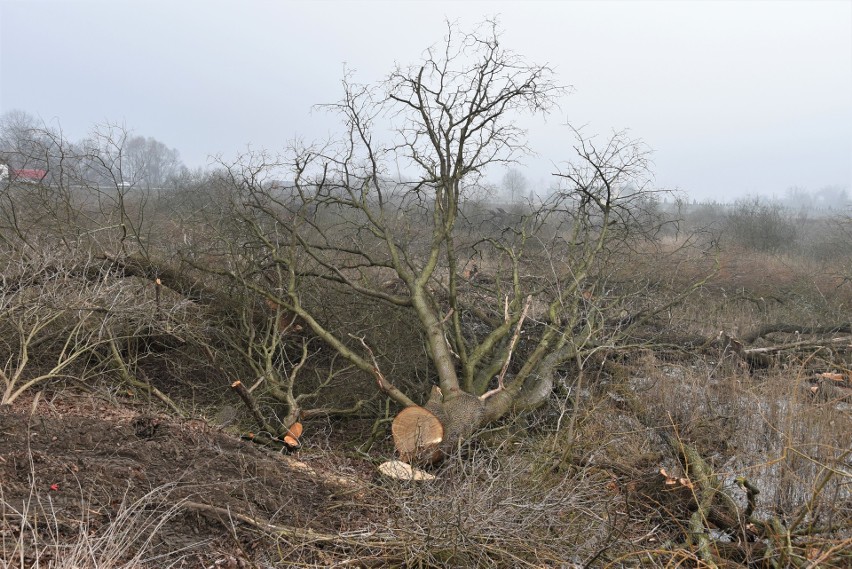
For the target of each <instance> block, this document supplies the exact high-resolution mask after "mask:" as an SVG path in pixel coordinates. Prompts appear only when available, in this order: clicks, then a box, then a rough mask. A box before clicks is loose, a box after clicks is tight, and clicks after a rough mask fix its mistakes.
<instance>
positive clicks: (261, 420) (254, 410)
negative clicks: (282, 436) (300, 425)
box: [231, 379, 278, 436]
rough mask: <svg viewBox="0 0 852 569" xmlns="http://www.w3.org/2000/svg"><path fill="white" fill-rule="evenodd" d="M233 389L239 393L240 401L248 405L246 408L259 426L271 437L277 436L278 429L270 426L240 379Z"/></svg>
mask: <svg viewBox="0 0 852 569" xmlns="http://www.w3.org/2000/svg"><path fill="white" fill-rule="evenodd" d="M231 389H233V390H234V391H236V392H237V395H239V396H240V399H242V400H243V403H245V404H246V407H248V408H249V411H251V414H252V415H254V418H255V420H256V421H257V423H258V425H259V426H260V427H261V428H262V429H263V430H264V431H266V432H268V433H269V434H270V435H273V436H275V435H276V433H277V432H278V431H277V430H276V429H274V428H273V427H272V425H270V424H269V422H268V421H267V420H266V418H265V417H264V416H263V413H261V412H260V408H259V407H258V406H257V402H256V401H255V400H254V397H252V396H251V393H249V392H248V389H246V386H245V385H243V382H242V381H240V380H239V379H238V380H237V381H235V382H234V383H232V384H231Z"/></svg>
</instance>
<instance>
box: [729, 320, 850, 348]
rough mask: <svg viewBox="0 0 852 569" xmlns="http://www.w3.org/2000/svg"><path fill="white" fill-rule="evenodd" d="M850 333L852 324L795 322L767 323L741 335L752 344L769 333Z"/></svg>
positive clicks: (747, 342) (744, 340)
mask: <svg viewBox="0 0 852 569" xmlns="http://www.w3.org/2000/svg"><path fill="white" fill-rule="evenodd" d="M778 333H782V334H806V335H815V334H852V324H850V323H845V324H829V325H827V326H798V325H796V324H767V325H766V326H763V327H761V328H758V329H757V330H755V331H754V332H752V333H750V334H746V335H745V336H743V342H745V343H746V344H753V343H754V342H756V341H757V340H759V339H760V338H763V337H764V336H768V335H769V334H778Z"/></svg>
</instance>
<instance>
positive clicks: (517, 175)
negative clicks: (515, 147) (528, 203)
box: [503, 168, 529, 204]
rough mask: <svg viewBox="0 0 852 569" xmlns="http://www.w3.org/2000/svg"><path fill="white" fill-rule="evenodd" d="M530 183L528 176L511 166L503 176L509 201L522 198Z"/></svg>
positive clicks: (504, 187) (513, 201)
mask: <svg viewBox="0 0 852 569" xmlns="http://www.w3.org/2000/svg"><path fill="white" fill-rule="evenodd" d="M528 185H529V184H528V183H527V178H526V176H524V174H523V173H522V172H521V171H520V170H517V169H516V168H509V169H508V170H507V171H506V174H505V175H504V176H503V191H504V192H505V195H506V196H507V198H508V199H509V203H512V204H513V203H516V202H517V201H518V200H520V199H522V198H523V197H524V193H525V191H526V189H527V186H528Z"/></svg>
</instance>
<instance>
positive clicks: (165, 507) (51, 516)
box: [0, 485, 186, 569]
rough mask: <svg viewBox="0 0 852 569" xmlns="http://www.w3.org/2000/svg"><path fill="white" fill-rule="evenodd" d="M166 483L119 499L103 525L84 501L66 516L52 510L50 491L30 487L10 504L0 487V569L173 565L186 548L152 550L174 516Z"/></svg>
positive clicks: (175, 505)
mask: <svg viewBox="0 0 852 569" xmlns="http://www.w3.org/2000/svg"><path fill="white" fill-rule="evenodd" d="M171 490H172V487H171V486H165V487H160V488H156V489H154V490H152V491H150V492H149V493H147V494H146V495H145V496H143V497H142V498H140V499H138V500H134V501H130V500H127V499H125V500H123V501H122V502H121V504H120V505H119V506H118V508H117V510H116V513H115V515H114V516H113V517H112V519H111V520H110V521H109V523H106V524H100V523H98V524H94V523H92V520H91V519H90V516H89V511H88V509H87V507H86V501H85V499H83V498H81V500H80V505H81V506H80V507H81V511H80V515H79V516H78V517H77V518H73V519H71V518H66V517H63V516H62V515H60V514H58V513H57V512H56V510H55V509H54V508H53V505H52V502H51V499H50V495H49V494H42V493H40V492H39V491H37V490H36V488H35V487H33V488H31V493H30V496H29V499H28V500H26V501H25V502H24V503H23V504H20V505H13V504H11V503H9V502H7V501H6V500H5V499H4V498H3V496H2V485H0V515H2V520H0V535H2V541H0V567H2V568H3V569H13V568H21V569H23V568H28V569H47V568H51V569H118V568H120V569H138V568H141V567H173V566H177V565H179V564H180V562H181V561H182V559H183V554H184V553H186V552H181V551H171V552H168V553H167V554H155V553H154V552H153V546H154V544H155V543H156V542H157V540H158V539H159V536H158V534H159V532H160V531H161V530H162V528H163V526H164V525H165V524H166V523H167V522H168V521H169V520H170V519H172V518H173V517H175V516H176V515H177V514H178V513H179V512H180V508H181V504H180V502H179V501H178V502H176V501H174V500H172V499H170V492H171Z"/></svg>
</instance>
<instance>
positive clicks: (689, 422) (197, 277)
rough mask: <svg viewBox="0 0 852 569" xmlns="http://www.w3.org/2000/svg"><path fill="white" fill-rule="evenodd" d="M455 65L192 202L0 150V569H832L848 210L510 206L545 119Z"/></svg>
mask: <svg viewBox="0 0 852 569" xmlns="http://www.w3.org/2000/svg"><path fill="white" fill-rule="evenodd" d="M448 32H449V33H448V34H447V36H446V37H445V38H444V42H445V45H444V46H443V49H430V50H426V51H425V52H423V56H422V57H423V60H422V61H420V62H419V63H418V64H415V65H413V66H410V67H404V66H401V65H397V66H396V67H395V69H394V70H393V71H392V72H391V73H390V75H388V76H387V78H386V80H384V81H382V82H380V83H377V84H375V85H359V84H356V83H354V82H353V76H352V75H349V74H347V75H346V76H345V77H344V78H343V81H342V83H341V85H342V91H343V92H342V94H341V98H340V100H339V101H338V102H337V103H335V104H331V105H323V106H322V107H321V108H322V109H324V110H326V111H329V112H330V113H332V114H334V115H336V116H337V117H338V118H339V119H340V132H339V133H337V134H336V135H334V136H332V138H331V139H330V140H327V141H324V142H306V141H304V140H301V139H297V140H294V141H293V142H292V143H291V144H290V146H289V147H287V148H286V149H285V150H283V151H281V153H272V152H270V151H266V150H253V149H249V150H247V151H246V152H245V153H244V154H242V155H240V156H237V157H235V158H233V159H224V158H219V159H217V161H216V162H215V163H214V164H211V165H210V167H209V168H208V169H207V170H198V171H195V172H190V171H189V170H188V169H186V168H181V167H179V166H180V165H179V160H178V155H177V152H176V151H174V150H170V149H168V148H167V147H166V146H165V145H163V144H162V143H158V142H157V141H156V140H154V139H147V140H146V139H144V138H141V137H136V138H132V137H129V136H128V133H127V132H126V131H125V130H124V129H123V128H122V127H120V126H118V125H109V124H106V125H101V126H98V127H96V128H95V129H94V130H93V131H92V133H91V135H90V136H89V137H87V138H85V139H83V140H81V141H79V142H72V141H69V140H68V139H67V138H66V137H65V136H64V135H63V134H62V133H61V132H59V131H56V130H51V129H50V128H39V127H38V125H33V124H32V121H30V120H28V119H27V117H26V116H24V115H20V114H14V113H13V114H11V115H9V117H8V118H7V119H4V120H3V121H0V163H9V164H10V168H9V172H10V174H11V173H18V172H22V171H25V170H33V169H34V168H36V167H37V169H38V171H39V172H41V173H43V174H44V175H43V176H41V177H39V179H38V180H37V181H36V180H33V179H23V178H21V177H19V176H18V177H15V176H11V175H10V179H6V180H3V181H2V182H0V277H1V278H2V282H0V559H2V567H3V569H5V568H6V567H8V568H12V567H14V568H21V569H23V568H28V569H29V568H48V567H51V568H53V567H55V568H61V569H71V568H74V569H83V568H85V569H90V568H91V569H94V568H99V569H113V568H116V567H123V568H127V569H131V568H132V569H137V568H143V567H144V568H147V567H150V568H154V567H156V568H162V567H205V568H226V569H232V568H243V567H410V568H431V567H436V568H437V567H471V568H473V567H477V568H479V567H482V568H487V567H494V568H504V567H505V568H510V567H511V568H524V567H527V568H543V567H553V568H557V567H558V568H576V567H584V568H585V567H590V568H591V567H608V568H615V567H660V568H669V567H672V568H674V567H700V568H722V567H724V568H727V567H755V568H757V567H760V568H763V567H767V568H786V567H795V568H817V567H821V568H822V567H826V568H841V567H849V566H850V565H852V376H851V375H850V374H852V321H850V314H852V218H850V215H849V206H850V203H849V199H848V193H847V190H845V189H842V188H834V187H829V188H824V189H822V190H819V191H818V192H816V193H813V194H812V193H810V192H808V191H805V190H802V189H795V191H793V190H791V191H790V192H788V194H787V196H786V198H785V200H786V201H780V200H776V199H772V200H769V199H766V198H760V197H749V198H743V199H740V200H737V201H735V202H734V203H732V204H717V203H704V204H697V203H691V204H690V203H689V202H687V201H686V200H685V197H684V196H683V195H680V194H678V193H676V192H671V191H667V190H665V189H663V188H659V187H657V186H656V184H655V181H654V179H655V178H654V173H653V171H652V161H651V159H652V153H651V150H650V148H649V147H648V146H647V145H646V144H645V143H643V142H642V141H641V140H637V139H634V138H632V136H631V135H629V133H627V132H626V131H625V132H614V133H612V134H611V135H609V136H607V137H600V136H593V135H589V134H587V133H586V132H584V131H583V129H580V128H575V127H572V126H570V125H568V126H566V129H565V133H566V139H567V142H566V144H565V155H564V156H561V157H559V158H558V160H559V162H554V171H553V172H552V176H551V177H550V178H551V183H550V184H549V185H547V187H529V186H527V185H526V183H525V181H524V178H523V175H522V174H520V173H519V172H517V171H516V172H514V173H513V171H512V170H511V168H512V167H514V166H516V165H517V164H519V162H520V160H522V159H523V157H524V155H525V154H527V152H528V151H530V150H531V149H530V148H528V147H527V146H526V144H527V143H526V138H525V135H526V133H525V131H524V129H523V128H522V127H521V126H519V124H520V123H519V122H517V117H518V116H519V115H521V114H547V113H548V112H551V111H554V110H558V109H559V105H560V102H561V100H562V97H563V96H564V95H566V94H567V92H568V89H567V88H566V87H564V86H563V84H562V83H561V82H560V81H559V80H558V79H557V78H556V77H555V74H554V71H553V70H552V69H551V68H550V67H548V66H546V65H544V66H542V65H535V64H531V63H529V62H527V61H526V60H525V59H524V58H522V57H521V56H519V55H517V54H515V53H514V52H511V51H508V50H507V49H506V48H505V47H504V46H503V44H502V43H501V41H500V38H499V35H500V32H499V26H498V25H497V23H496V22H495V21H486V22H484V23H483V24H482V25H481V26H479V27H477V28H475V29H474V30H473V31H471V32H464V31H461V30H458V29H457V26H456V25H455V24H448ZM500 171H506V172H507V177H506V178H504V186H505V187H504V190H508V199H506V198H507V196H506V195H505V194H506V192H504V194H503V195H502V196H501V195H500V194H499V192H498V191H497V188H495V186H494V185H493V184H492V183H491V182H489V179H490V177H491V176H493V175H495V172H500ZM544 185H546V183H542V184H539V186H544ZM720 190H722V191H723V190H724V188H720ZM829 206H830V207H829ZM392 459H397V460H398V461H400V462H402V463H404V464H402V465H400V463H394V464H395V466H396V467H397V468H408V469H409V470H408V472H409V473H416V474H417V479H416V480H415V479H414V478H415V476H413V474H409V475H407V476H406V475H400V474H399V472H400V471H399V470H388V469H389V468H390V466H393V464H391V465H390V466H389V464H388V463H391V461H392Z"/></svg>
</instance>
